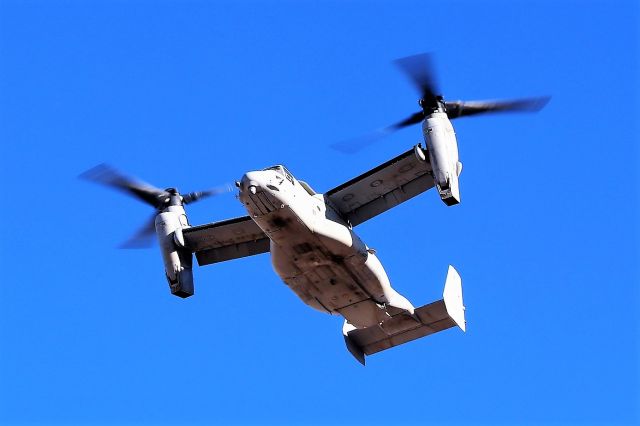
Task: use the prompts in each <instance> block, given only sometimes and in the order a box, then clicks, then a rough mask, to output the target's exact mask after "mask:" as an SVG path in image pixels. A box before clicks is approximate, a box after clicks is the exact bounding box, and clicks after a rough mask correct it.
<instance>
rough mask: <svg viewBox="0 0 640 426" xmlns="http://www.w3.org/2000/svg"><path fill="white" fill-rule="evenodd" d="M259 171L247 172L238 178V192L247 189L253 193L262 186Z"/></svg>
mask: <svg viewBox="0 0 640 426" xmlns="http://www.w3.org/2000/svg"><path fill="white" fill-rule="evenodd" d="M260 173H261V172H248V173H246V174H245V175H244V176H242V179H241V180H240V188H239V189H240V192H245V191H248V192H250V193H252V194H255V193H256V192H257V191H258V189H259V188H260V187H261V186H262V185H261V183H262V182H261V180H262V179H260V177H261V176H260Z"/></svg>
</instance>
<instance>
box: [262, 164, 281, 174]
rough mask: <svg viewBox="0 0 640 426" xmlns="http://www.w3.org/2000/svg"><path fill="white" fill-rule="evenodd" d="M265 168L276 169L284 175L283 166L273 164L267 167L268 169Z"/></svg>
mask: <svg viewBox="0 0 640 426" xmlns="http://www.w3.org/2000/svg"><path fill="white" fill-rule="evenodd" d="M263 170H265V171H266V170H275V171H276V172H278V174H279V175H281V176H284V168H283V167H282V166H272V167H267V168H266V169H263Z"/></svg>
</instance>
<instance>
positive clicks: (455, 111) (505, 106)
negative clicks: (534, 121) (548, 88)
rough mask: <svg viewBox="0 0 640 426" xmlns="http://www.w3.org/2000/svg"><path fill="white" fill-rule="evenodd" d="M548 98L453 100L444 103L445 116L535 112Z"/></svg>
mask: <svg viewBox="0 0 640 426" xmlns="http://www.w3.org/2000/svg"><path fill="white" fill-rule="evenodd" d="M549 99H551V98H550V97H549V96H545V97H541V98H528V99H514V100H509V101H454V102H446V103H445V105H446V108H447V116H448V117H449V118H451V119H453V118H458V117H465V116H468V115H476V114H484V113H491V112H536V111H540V110H541V109H542V108H543V107H544V106H545V105H546V104H547V103H548V102H549Z"/></svg>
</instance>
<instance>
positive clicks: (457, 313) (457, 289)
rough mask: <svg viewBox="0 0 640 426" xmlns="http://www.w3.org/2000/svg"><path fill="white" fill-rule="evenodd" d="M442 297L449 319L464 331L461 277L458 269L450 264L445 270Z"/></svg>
mask: <svg viewBox="0 0 640 426" xmlns="http://www.w3.org/2000/svg"><path fill="white" fill-rule="evenodd" d="M442 298H443V299H444V304H445V306H446V307H447V313H448V314H449V316H450V317H451V319H453V320H454V321H455V323H456V324H457V325H458V327H460V328H461V329H462V331H466V322H465V319H464V304H463V302H462V279H461V278H460V274H458V271H456V269H455V268H454V267H453V266H451V265H449V271H448V272H447V281H446V282H445V284H444V293H443V294H442Z"/></svg>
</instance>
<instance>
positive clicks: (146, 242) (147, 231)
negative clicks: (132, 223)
mask: <svg viewBox="0 0 640 426" xmlns="http://www.w3.org/2000/svg"><path fill="white" fill-rule="evenodd" d="M155 234H156V214H155V213H154V214H153V215H152V216H151V217H150V218H149V219H148V220H147V221H146V222H145V223H144V224H143V225H142V226H141V227H140V228H139V229H138V231H137V232H136V233H135V234H133V235H132V236H131V238H129V239H128V240H127V241H125V242H124V243H122V244H121V245H120V248H123V249H140V248H147V247H150V246H151V245H152V244H153V242H154V241H155V239H154V237H155Z"/></svg>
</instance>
